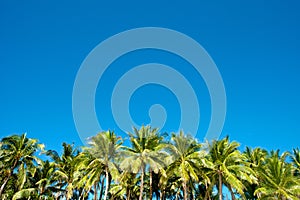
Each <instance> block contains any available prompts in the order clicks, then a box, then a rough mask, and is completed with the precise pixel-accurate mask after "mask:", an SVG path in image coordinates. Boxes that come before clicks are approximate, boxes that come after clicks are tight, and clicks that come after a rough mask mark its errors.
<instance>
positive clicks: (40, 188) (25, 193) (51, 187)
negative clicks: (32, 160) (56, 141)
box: [12, 160, 59, 200]
mask: <svg viewBox="0 0 300 200" xmlns="http://www.w3.org/2000/svg"><path fill="white" fill-rule="evenodd" d="M54 171H55V164H54V163H52V162H49V161H48V160H47V161H45V162H42V163H41V164H40V165H38V166H37V168H36V171H35V174H34V176H33V177H31V178H30V180H29V181H30V182H31V185H30V186H31V187H29V188H24V189H22V190H20V191H18V192H17V193H16V194H15V195H14V196H13V198H12V199H13V200H15V199H22V198H30V197H32V198H33V197H36V198H37V199H39V200H44V199H54V198H55V196H54V194H55V193H57V192H58V191H59V188H57V186H56V182H57V181H56V180H55V179H54V178H53V174H54Z"/></svg>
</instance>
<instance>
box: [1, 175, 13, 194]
mask: <svg viewBox="0 0 300 200" xmlns="http://www.w3.org/2000/svg"><path fill="white" fill-rule="evenodd" d="M10 177H11V172H9V174H8V176H7V177H6V178H5V179H4V181H3V184H2V185H1V188H0V197H1V196H2V193H3V190H4V188H5V186H6V184H7V182H8V180H9V178H10Z"/></svg>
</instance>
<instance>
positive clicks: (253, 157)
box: [243, 147, 268, 200]
mask: <svg viewBox="0 0 300 200" xmlns="http://www.w3.org/2000/svg"><path fill="white" fill-rule="evenodd" d="M243 154H244V156H245V161H246V165H247V166H249V167H250V168H251V169H252V170H253V171H254V173H255V177H256V178H257V180H258V181H257V182H256V183H249V182H248V181H243V183H244V185H245V189H244V193H245V196H246V198H247V199H249V200H250V199H253V200H254V199H257V198H258V197H257V195H254V192H255V190H256V189H257V188H258V183H259V182H260V180H261V176H260V174H261V173H264V170H263V166H264V165H265V162H266V156H267V154H268V152H267V151H266V150H264V149H261V148H255V149H252V148H250V147H246V149H245V151H244V152H243Z"/></svg>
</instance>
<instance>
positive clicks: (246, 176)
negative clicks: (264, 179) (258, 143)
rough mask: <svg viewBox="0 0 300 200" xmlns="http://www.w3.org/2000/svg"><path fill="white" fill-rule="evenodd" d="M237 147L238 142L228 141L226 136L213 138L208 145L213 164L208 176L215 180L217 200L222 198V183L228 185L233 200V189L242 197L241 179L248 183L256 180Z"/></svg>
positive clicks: (243, 187)
mask: <svg viewBox="0 0 300 200" xmlns="http://www.w3.org/2000/svg"><path fill="white" fill-rule="evenodd" d="M238 147H239V143H237V142H230V141H229V138H228V137H226V138H224V139H222V140H219V141H217V140H215V141H213V142H212V143H211V144H210V146H209V160H210V161H211V162H212V163H213V164H214V167H213V168H212V170H211V172H210V173H209V176H210V177H212V180H217V188H218V192H219V200H222V199H223V193H222V188H223V186H224V185H225V186H226V187H228V189H229V191H230V193H231V198H232V199H233V200H234V199H235V193H234V190H236V191H237V193H238V194H240V195H242V196H243V197H244V192H243V190H244V189H245V185H244V184H243V180H244V181H247V182H249V183H253V182H255V181H256V178H255V176H254V175H255V173H254V171H253V170H252V169H251V168H250V167H249V166H247V164H246V163H245V156H244V155H242V154H241V153H240V151H239V150H238V149H237V148H238ZM244 198H245V197H244Z"/></svg>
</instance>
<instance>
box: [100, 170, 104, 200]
mask: <svg viewBox="0 0 300 200" xmlns="http://www.w3.org/2000/svg"><path fill="white" fill-rule="evenodd" d="M104 178H105V177H104V176H103V178H102V180H101V189H100V200H102V195H103V188H104Z"/></svg>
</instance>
